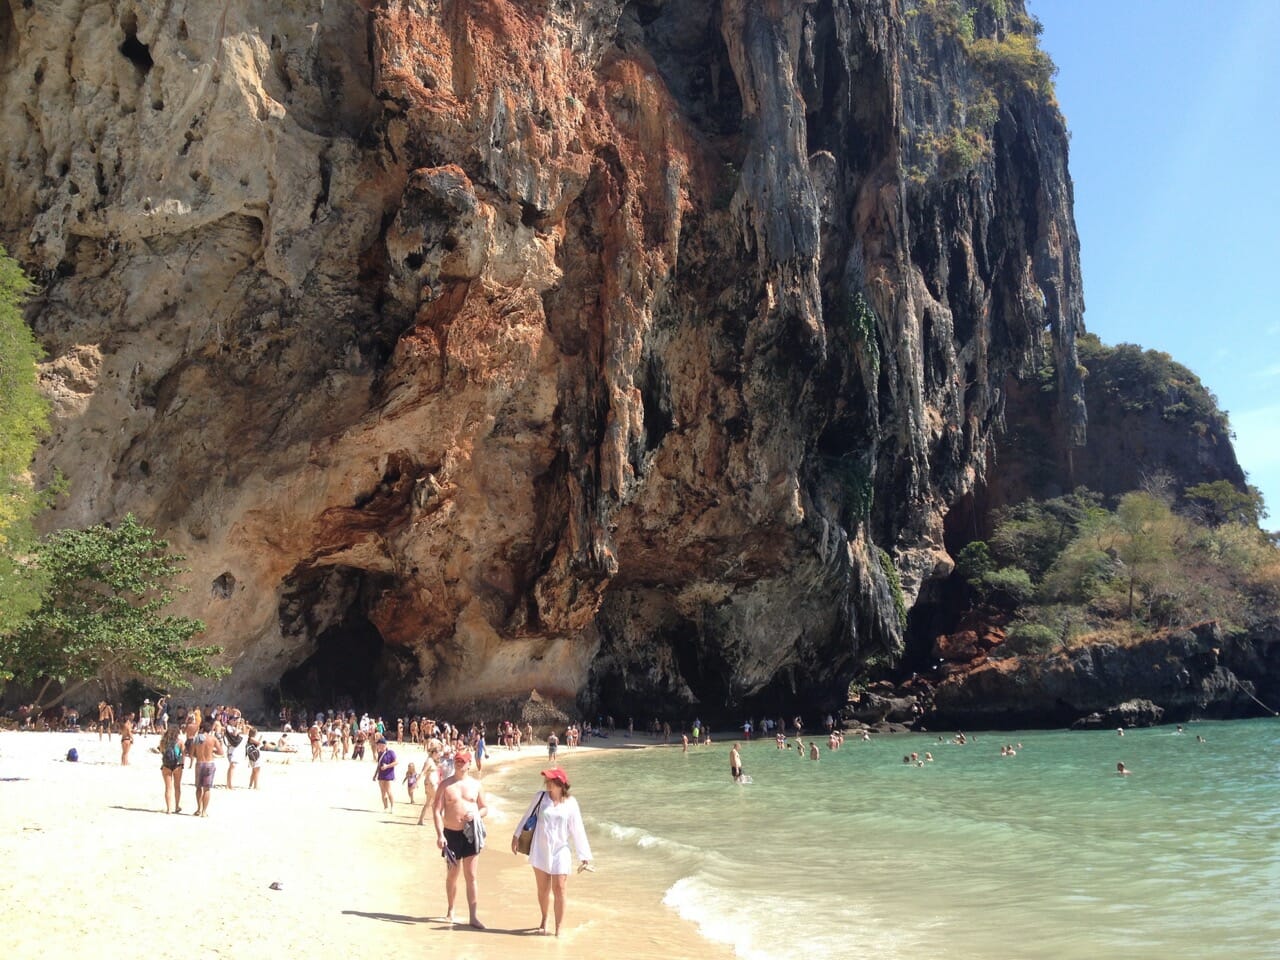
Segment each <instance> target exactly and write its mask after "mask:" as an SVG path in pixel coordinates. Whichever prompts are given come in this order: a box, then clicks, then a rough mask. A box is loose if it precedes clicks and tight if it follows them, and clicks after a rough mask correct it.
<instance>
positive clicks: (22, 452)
mask: <svg viewBox="0 0 1280 960" xmlns="http://www.w3.org/2000/svg"><path fill="white" fill-rule="evenodd" d="M30 292H31V282H30V281H29V280H28V279H27V277H26V275H25V274H23V272H22V268H21V267H20V266H19V265H18V263H17V261H15V260H13V259H12V258H11V257H10V256H9V255H8V254H7V253H6V252H5V250H4V248H3V247H0V631H4V630H8V629H11V628H13V627H14V626H16V625H17V624H18V623H20V622H21V621H22V619H23V618H24V617H25V616H27V614H29V613H30V612H31V611H32V610H34V609H35V608H36V607H38V606H39V604H40V596H41V592H42V588H43V585H42V581H41V578H40V575H39V571H38V570H37V569H36V568H35V566H34V565H33V564H32V563H31V550H32V544H33V541H34V533H33V532H32V527H31V519H32V517H33V516H34V515H35V514H36V513H37V512H38V510H39V509H40V507H41V506H42V503H43V501H42V499H41V497H40V495H39V493H38V492H37V491H36V489H35V487H34V486H33V484H32V482H31V477H30V475H29V473H28V468H29V467H30V466H31V458H32V457H33V456H34V455H35V451H36V445H37V444H38V443H39V441H40V437H41V436H42V435H43V434H44V433H45V431H46V430H47V429H48V416H49V404H48V401H47V400H46V399H45V398H44V396H43V395H42V394H41V393H40V390H39V385H38V380H37V373H36V364H37V362H38V361H39V360H40V356H41V353H40V346H39V344H37V343H36V340H35V337H34V336H32V333H31V330H30V328H29V327H28V326H27V324H26V321H25V320H24V319H23V317H22V304H23V301H24V300H25V299H26V297H27V296H28V295H29V294H30Z"/></svg>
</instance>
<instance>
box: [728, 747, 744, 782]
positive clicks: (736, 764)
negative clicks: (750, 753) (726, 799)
mask: <svg viewBox="0 0 1280 960" xmlns="http://www.w3.org/2000/svg"><path fill="white" fill-rule="evenodd" d="M729 776H731V777H733V781H734V783H737V782H738V781H739V780H741V779H742V754H740V753H738V745H737V744H736V743H735V744H734V745H733V747H732V748H731V749H730V750H729Z"/></svg>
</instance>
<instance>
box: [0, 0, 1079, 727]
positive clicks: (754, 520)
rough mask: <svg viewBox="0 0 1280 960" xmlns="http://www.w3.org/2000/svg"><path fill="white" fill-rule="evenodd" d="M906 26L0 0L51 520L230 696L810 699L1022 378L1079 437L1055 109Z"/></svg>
mask: <svg viewBox="0 0 1280 960" xmlns="http://www.w3.org/2000/svg"><path fill="white" fill-rule="evenodd" d="M997 7H998V9H1000V10H1001V11H1003V13H1002V16H1000V17H999V18H997V17H996V15H995V14H994V13H993V10H995V9H997ZM939 9H940V6H939V5H930V4H920V5H919V8H916V7H914V6H912V5H910V4H908V5H907V8H906V9H905V12H904V10H903V9H902V8H901V7H900V5H898V4H890V3H869V2H855V0H785V2H774V0H718V2H708V3H677V2H663V0H632V2H621V0H521V2H517V0H363V2H359V3H357V2H353V0H347V2H342V0H339V2H326V3H320V2H317V0H273V2H270V3H268V2H265V0H221V2H218V3H209V2H207V0H199V2H197V0H171V2H168V3H165V4H154V3H144V2H141V0H111V2H106V3H104V2H101V0H40V2H38V3H31V2H20V0H0V198H2V199H3V203H2V204H0V240H3V242H4V243H5V245H6V246H7V247H8V248H9V249H10V251H11V252H12V253H13V254H14V255H15V256H17V257H18V258H19V259H20V260H21V261H22V262H23V263H24V264H25V265H26V266H27V267H28V269H29V270H31V271H32V272H33V273H34V274H35V275H36V276H37V278H38V279H39V281H40V282H41V284H42V285H43V293H42V295H41V297H40V298H39V300H38V301H36V302H35V303H34V304H33V308H32V313H31V318H32V322H33V325H34V327H35V329H36V330H37V333H38V334H39V336H40V337H41V338H42V340H43V342H44V343H45V345H46V347H47V349H48V351H49V354H50V360H49V362H48V364H47V367H46V370H45V379H46V383H47V386H48V389H49V391H50V393H51V395H52V396H53V397H54V398H55V402H56V417H57V419H56V427H55V433H54V436H53V438H52V440H51V441H50V443H49V444H48V446H47V449H46V451H45V453H44V454H43V456H42V458H41V461H40V464H39V466H40V468H41V470H43V471H45V472H48V471H52V470H54V469H57V470H61V471H62V472H63V473H64V474H66V475H67V476H68V477H69V478H70V480H71V488H70V492H69V495H68V497H67V498H66V500H65V502H64V503H63V505H62V506H61V507H60V508H59V510H58V512H57V514H56V515H55V522H56V523H60V524H66V525H71V524H77V525H78V524H88V523H91V522H96V521H99V520H103V519H110V518H113V517H116V516H119V515H121V514H123V513H124V512H126V511H133V512H135V513H137V514H138V515H139V516H140V517H141V518H143V519H144V520H145V521H147V522H150V523H152V524H154V525H156V526H158V527H159V528H160V529H161V531H162V533H164V534H165V535H166V536H168V537H169V538H170V539H171V540H172V541H173V542H174V544H175V545H176V547H177V548H178V549H180V550H181V551H182V552H183V553H185V554H186V555H187V556H188V557H189V562H190V565H191V568H192V572H191V575H190V584H189V585H190V587H191V591H190V593H188V594H187V595H186V597H185V599H184V601H183V605H184V607H185V609H184V610H183V612H184V613H187V614H191V615H195V616H199V617H202V618H203V619H204V620H205V621H206V622H207V623H208V625H209V632H208V637H207V639H209V640H210V641H213V642H217V643H220V644H221V645H222V646H223V647H224V648H225V650H226V656H227V662H228V663H229V664H230V665H231V667H232V672H231V674H230V676H229V678H227V680H226V681H224V682H223V684H222V687H221V689H220V690H219V691H218V693H219V694H222V695H225V696H227V697H230V698H234V699H236V700H238V701H240V702H242V703H244V704H245V705H253V704H256V703H260V702H264V701H267V700H270V699H272V698H273V697H275V696H276V695H278V694H281V693H283V694H284V695H293V696H299V695H301V694H302V693H303V692H305V693H307V694H309V695H310V696H312V697H315V698H319V699H327V698H334V697H342V696H350V697H353V698H355V699H357V701H360V700H363V701H364V702H372V701H373V700H374V699H375V698H376V699H379V700H380V701H381V702H382V703H384V704H387V705H392V704H398V703H406V704H414V705H417V706H424V707H430V708H432V709H437V708H438V709H450V708H460V707H463V706H465V705H467V704H472V703H488V702H494V701H498V700H503V699H506V698H511V697H523V696H527V695H528V692H529V690H530V689H533V688H536V689H537V690H538V691H539V692H540V694H541V695H542V696H544V697H546V698H549V699H551V700H557V699H558V700H560V701H566V702H567V701H572V700H573V699H575V698H576V699H577V700H578V701H579V705H580V706H584V707H588V708H594V707H597V706H599V707H603V708H605V709H609V710H612V711H613V712H615V713H619V714H621V715H626V714H627V713H632V712H634V713H635V714H637V715H638V716H643V715H648V714H650V713H652V712H654V711H655V710H659V709H662V710H666V709H668V708H674V707H675V706H678V705H681V704H690V705H691V704H694V703H698V704H701V709H702V711H703V712H704V714H705V715H707V716H709V717H711V716H714V715H715V714H716V712H717V711H719V710H722V709H730V708H731V709H734V710H737V709H747V710H750V709H753V708H763V709H772V708H774V707H776V706H778V705H779V704H780V703H781V702H782V698H783V697H785V698H787V700H788V701H791V700H793V698H800V699H805V698H807V699H809V700H811V701H813V702H825V703H840V702H843V698H844V693H845V684H846V683H847V680H848V678H849V676H850V674H851V673H852V672H853V670H854V669H855V668H856V667H857V666H858V664H859V663H861V662H863V661H864V660H866V659H867V658H869V657H873V656H882V655H883V654H885V653H886V652H888V653H893V652H895V651H897V650H898V649H899V647H900V645H901V643H902V633H903V625H904V622H905V611H906V609H907V608H909V606H910V605H911V604H912V602H913V601H914V599H915V598H916V596H917V594H918V592H919V591H920V589H921V586H922V584H924V583H926V582H928V581H929V580H930V579H931V578H935V577H938V576H941V575H944V574H945V573H947V572H948V570H949V569H950V559H949V557H948V556H947V553H946V550H945V546H944V542H943V517H944V515H945V513H946V511H947V509H948V507H949V506H950V505H951V504H952V503H954V502H955V501H956V500H957V499H959V498H960V497H962V496H963V495H965V494H966V493H968V492H970V491H971V490H972V489H973V488H974V485H975V483H976V482H977V481H978V480H979V479H980V478H981V477H982V476H983V474H984V470H985V469H986V465H987V463H988V454H989V447H990V444H991V442H992V437H993V431H994V430H995V427H996V425H997V424H998V423H999V422H1000V419H1001V417H1002V415H1003V413H1004V399H1005V389H1006V384H1007V383H1008V382H1009V379H1010V377H1012V376H1014V375H1017V374H1020V373H1023V372H1026V371H1029V370H1031V369H1033V368H1034V367H1035V366H1037V365H1039V364H1040V362H1041V360H1042V357H1041V353H1042V351H1044V350H1045V349H1048V350H1049V351H1051V352H1052V354H1053V355H1054V358H1055V360H1056V364H1055V367H1056V369H1057V370H1058V371H1059V373H1058V382H1057V383H1056V384H1055V385H1054V396H1055V398H1056V400H1055V403H1056V404H1057V407H1056V409H1057V411H1058V416H1059V417H1060V422H1061V423H1062V424H1063V429H1064V431H1065V436H1066V438H1067V441H1068V442H1070V443H1078V442H1080V441H1081V440H1083V429H1084V408H1083V399H1082V391H1081V387H1080V384H1079V382H1078V371H1077V363H1076V348H1075V338H1076V335H1077V333H1079V332H1080V329H1081V326H1080V324H1081V314H1082V299H1081V290H1080V277H1079V266H1078V261H1077V241H1076V235H1075V230H1074V225H1073V223H1072V218H1071V184H1070V181H1069V178H1068V175H1067V146H1066V134H1065V130H1064V127H1063V122H1062V118H1061V116H1060V115H1059V113H1058V111H1057V109H1056V107H1055V106H1054V105H1053V104H1052V102H1051V100H1049V99H1048V98H1047V96H1046V94H1045V92H1044V91H1043V90H1042V89H1040V88H1038V87H1037V85H1036V84H1035V83H1033V82H1032V81H1031V80H1030V79H1028V78H1027V77H1025V76H1022V75H1020V74H1019V73H1018V72H1017V67H1016V66H1010V65H1009V64H1008V63H1006V62H1005V61H1002V60H1000V58H999V57H992V56H991V55H990V53H991V51H992V50H994V51H996V52H997V53H998V52H999V50H1000V49H1002V48H1001V47H1000V44H1002V43H1005V44H1007V43H1009V42H1010V41H1012V40H1016V41H1019V42H1022V41H1026V40H1027V39H1028V36H1027V32H1028V30H1029V29H1030V27H1029V23H1028V20H1027V18H1026V17H1025V14H1024V13H1023V11H1022V9H1021V4H1020V3H1019V2H1017V0H1013V2H1010V3H1008V4H1000V5H988V4H980V5H977V6H976V7H975V10H974V12H973V16H972V19H971V21H970V22H971V25H972V30H971V31H970V32H971V33H976V35H977V36H978V37H979V38H980V39H982V40H983V41H984V42H986V43H987V53H988V55H987V56H986V57H985V59H984V58H978V57H976V56H975V55H974V52H973V51H974V49H976V48H975V47H974V46H973V45H972V44H970V43H969V42H968V41H966V39H965V37H964V36H963V31H959V30H958V29H957V27H956V24H955V23H954V22H953V21H950V20H948V19H947V17H946V16H944V15H943V14H942V13H939V12H938V11H939ZM931 11H932V12H931ZM1045 331H1048V340H1047V347H1046V341H1045V340H1044V339H1043V338H1042V335H1043V334H1044V333H1045ZM209 692H210V691H201V693H209Z"/></svg>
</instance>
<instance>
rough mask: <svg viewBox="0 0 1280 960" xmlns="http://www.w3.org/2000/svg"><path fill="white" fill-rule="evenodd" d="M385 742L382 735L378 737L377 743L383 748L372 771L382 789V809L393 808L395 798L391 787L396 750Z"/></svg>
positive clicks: (393, 777) (394, 778) (394, 780)
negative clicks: (376, 765) (376, 767)
mask: <svg viewBox="0 0 1280 960" xmlns="http://www.w3.org/2000/svg"><path fill="white" fill-rule="evenodd" d="M386 743H387V741H386V739H385V738H384V737H379V738H378V745H379V746H380V747H384V748H385V749H383V751H382V753H380V754H379V755H378V769H377V770H375V771H374V772H373V779H375V780H377V781H378V789H379V790H381V791H382V809H383V810H395V806H396V800H395V797H394V796H393V795H392V793H391V788H392V786H394V784H395V782H396V752H395V751H394V750H392V749H391V748H390V747H387V746H386Z"/></svg>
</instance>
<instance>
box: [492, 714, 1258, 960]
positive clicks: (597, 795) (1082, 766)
mask: <svg viewBox="0 0 1280 960" xmlns="http://www.w3.org/2000/svg"><path fill="white" fill-rule="evenodd" d="M1197 734H1199V735H1201V736H1203V737H1204V738H1205V740H1206V741H1207V742H1205V743H1198V742H1197V741H1196V735H1197ZM820 742H821V743H823V744H824V746H825V740H823V741H820ZM1003 743H1021V748H1020V749H1019V750H1018V754H1017V756H1015V757H1007V758H1006V757H1001V756H1000V746H1001V744H1003ZM1278 748H1280V721H1277V720H1255V721H1236V722H1229V723H1207V722H1206V723H1196V724H1188V725H1186V733H1184V734H1181V735H1179V734H1177V733H1176V732H1175V729H1174V728H1173V727H1158V728H1153V729H1148V730H1130V731H1127V732H1126V735H1125V736H1124V737H1123V738H1121V737H1119V736H1117V735H1116V733H1115V731H1108V732H1068V731H1047V732H1045V731H1037V732H1030V731H1028V732H1024V733H992V734H979V735H978V737H977V739H976V741H971V742H970V743H969V744H968V745H967V746H957V745H954V744H951V743H949V742H947V743H939V742H938V740H937V736H936V735H923V734H919V735H916V734H913V735H898V736H883V737H878V738H875V739H873V740H872V742H870V743H862V742H857V741H853V740H849V741H846V743H845V746H844V748H843V749H841V750H839V751H836V752H828V751H826V750H825V749H824V750H823V753H822V759H821V760H820V761H819V762H816V763H815V762H813V761H810V760H808V759H800V758H799V757H798V756H797V754H796V752H795V751H794V749H793V750H791V751H789V752H779V751H778V750H777V749H776V748H775V746H774V744H773V742H772V741H768V742H759V743H751V744H746V745H743V748H742V750H743V766H744V769H745V771H746V773H747V774H748V775H749V776H750V777H751V778H752V782H751V783H750V784H741V785H740V784H735V783H732V782H731V781H730V779H729V772H728V750H729V741H728V740H723V741H722V742H718V743H716V744H714V745H713V746H711V747H705V746H703V747H696V748H690V752H689V753H688V754H683V753H681V751H680V748H679V747H678V746H677V747H671V748H659V749H653V750H647V751H626V752H614V751H610V752H607V753H604V754H596V755H593V756H592V757H591V758H590V759H582V758H575V757H573V756H571V755H570V756H562V760H563V761H564V765H565V766H566V767H567V768H569V771H570V774H571V776H572V777H573V779H574V781H575V783H574V793H575V795H576V796H578V797H579V800H580V802H581V803H582V807H583V811H584V814H585V815H586V818H587V822H588V830H589V832H590V834H591V837H592V841H593V843H594V844H595V846H596V850H595V854H596V858H597V860H598V861H599V864H600V869H601V870H602V871H605V870H607V871H609V872H610V873H617V872H620V871H621V872H624V873H625V875H626V876H628V877H630V878H634V882H635V883H636V884H639V885H640V887H639V888H638V889H637V892H636V896H637V900H639V901H642V900H643V899H644V898H645V897H646V896H651V897H653V898H654V899H655V900H656V899H658V898H660V899H661V902H662V903H663V904H665V908H666V909H669V910H672V911H676V912H678V913H679V914H680V915H681V916H683V917H685V918H687V919H689V920H692V921H693V922H694V923H696V924H697V925H698V927H699V929H700V930H701V932H702V933H703V935H704V936H707V937H710V938H712V939H715V940H719V941H722V942H725V943H728V944H730V945H732V946H733V948H734V949H735V951H736V952H737V954H738V955H739V956H741V957H743V958H748V960H773V958H778V960H782V958H784V957H785V958H824V960H825V958H828V957H834V956H840V957H868V958H871V957H874V958H877V960H894V958H912V960H918V958H922V957H932V956H943V955H944V956H945V957H946V958H947V960H971V958H972V960H994V958H1027V960H1036V958H1046V960H1047V958H1053V960H1074V958H1080V960H1097V958H1117V960H1119V958H1125V960H1130V958H1151V960H1157V958H1158V960H1192V958H1194V960H1202V958H1205V957H1209V956H1218V955H1223V954H1224V952H1225V951H1227V950H1229V951H1230V953H1231V956H1232V957H1233V958H1235V960H1277V958H1280V946H1278V945H1277V941H1278V940H1280V900H1278V899H1277V890H1278V889H1280V887H1278V884H1280V749H1278ZM912 751H916V752H918V753H919V754H920V755H921V757H923V756H924V753H925V751H931V752H932V753H933V756H934V758H935V759H934V761H933V762H931V763H926V764H925V765H924V766H923V767H916V766H909V765H904V764H903V763H902V757H903V755H904V754H908V753H911V752H912ZM1117 761H1123V762H1124V763H1125V764H1126V766H1128V767H1129V768H1131V769H1132V771H1133V773H1132V775H1131V776H1128V777H1120V776H1117V775H1116V773H1115V766H1116V763H1117ZM528 786H529V785H528V783H527V782H523V778H517V779H514V780H513V781H511V782H510V783H508V784H504V785H503V786H502V787H500V788H499V789H502V790H509V791H512V793H513V794H519V795H520V797H521V798H523V797H524V796H525V795H527V794H528ZM512 802H513V803H514V802H518V801H517V800H516V798H515V796H514V795H513V797H512ZM646 887H647V888H648V889H647V890H646V889H644V888H646ZM691 946H692V945H691ZM693 955H696V953H694V954H693Z"/></svg>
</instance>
